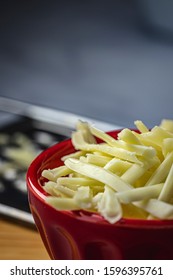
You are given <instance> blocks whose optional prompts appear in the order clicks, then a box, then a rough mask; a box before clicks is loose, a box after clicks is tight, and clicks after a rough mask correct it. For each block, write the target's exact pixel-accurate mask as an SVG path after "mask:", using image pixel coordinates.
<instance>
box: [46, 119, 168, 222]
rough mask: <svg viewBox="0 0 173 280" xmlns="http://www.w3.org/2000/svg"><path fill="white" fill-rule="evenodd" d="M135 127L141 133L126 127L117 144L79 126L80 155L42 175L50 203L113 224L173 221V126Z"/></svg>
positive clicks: (75, 138) (76, 144)
mask: <svg viewBox="0 0 173 280" xmlns="http://www.w3.org/2000/svg"><path fill="white" fill-rule="evenodd" d="M135 125H136V128H137V129H138V131H139V133H137V132H135V131H134V130H130V129H127V128H125V129H122V131H121V132H120V133H119V134H118V137H117V139H114V138H113V137H112V136H110V135H108V134H107V133H105V132H103V131H101V130H99V129H97V128H95V127H94V126H93V125H90V124H88V123H86V122H81V121H79V122H78V123H77V127H76V131H75V132H73V133H72V143H73V146H74V148H75V149H76V152H74V153H72V154H70V155H68V156H64V157H63V158H62V160H63V161H64V165H63V166H59V167H57V168H54V169H48V170H44V171H43V172H42V176H43V177H45V178H46V179H48V181H47V182H45V184H44V186H43V188H44V190H45V191H46V192H47V193H48V194H49V196H47V197H46V201H47V203H48V204H50V205H52V206H53V207H55V208H56V209H58V210H81V209H83V210H87V211H91V212H93V213H95V212H96V213H99V214H100V215H101V216H103V217H104V219H105V220H107V221H108V222H110V223H112V224H113V223H116V222H117V221H119V220H120V219H121V218H138V219H173V121H172V120H168V119H164V120H162V122H161V124H160V125H159V126H155V127H153V128H152V129H151V130H149V129H148V128H147V127H146V126H145V125H144V123H143V122H142V121H135ZM96 137H97V138H99V139H100V140H101V143H99V144H98V143H97V141H96Z"/></svg>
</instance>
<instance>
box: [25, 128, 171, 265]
mask: <svg viewBox="0 0 173 280" xmlns="http://www.w3.org/2000/svg"><path fill="white" fill-rule="evenodd" d="M118 132H119V131H113V132H110V133H109V134H110V135H112V136H113V137H115V138H116V136H117V134H118ZM71 152H74V148H73V146H72V143H71V140H70V139H69V140H66V141H63V142H61V143H58V144H56V145H54V146H52V147H50V148H49V149H47V150H45V151H44V152H42V153H41V154H40V155H39V156H38V157H37V158H36V159H35V160H34V161H33V162H32V164H31V165H30V167H29V169H28V172H27V187H28V195H29V204H30V208H31V212H32V214H33V217H34V220H35V223H36V226H37V228H38V230H39V232H40V235H41V237H42V240H43V242H44V245H45V247H46V249H47V251H48V253H49V255H50V257H51V259H59V260H60V259H61V260H65V259H66V260H67V259H69V260H70V259H71V260H75V259H81V260H92V259H97V260H102V259H105V260H106V259H107V260H108V259H114V260H115V259H127V260H130V259H141V260H142V259H173V250H172V248H173V238H172V237H173V220H171V221H170V220H169V221H168V220H167V221H159V220H138V219H122V220H120V221H119V222H117V223H116V224H109V223H108V222H107V221H105V220H104V219H103V218H102V217H101V216H99V215H90V214H88V213H87V212H84V211H74V212H73V211H58V210H56V209H54V208H53V207H51V206H50V205H48V204H47V203H46V202H45V196H46V195H47V194H46V193H45V192H44V190H43V189H42V187H41V181H42V178H41V172H42V170H44V169H48V168H54V167H57V166H60V165H62V164H63V162H62V161H61V157H62V156H64V155H67V154H69V153H71Z"/></svg>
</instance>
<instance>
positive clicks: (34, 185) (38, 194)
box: [26, 129, 173, 228]
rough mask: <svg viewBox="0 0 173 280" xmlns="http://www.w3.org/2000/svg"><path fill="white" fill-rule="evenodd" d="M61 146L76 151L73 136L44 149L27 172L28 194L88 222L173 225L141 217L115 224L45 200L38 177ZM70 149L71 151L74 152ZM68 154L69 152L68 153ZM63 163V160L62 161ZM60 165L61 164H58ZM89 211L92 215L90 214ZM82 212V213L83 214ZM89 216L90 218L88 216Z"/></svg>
mask: <svg viewBox="0 0 173 280" xmlns="http://www.w3.org/2000/svg"><path fill="white" fill-rule="evenodd" d="M121 130H122V129H115V130H112V131H109V132H106V133H108V134H109V135H111V136H113V135H117V134H118V133H119V132H120V131H121ZM132 130H133V131H137V130H136V129H132ZM61 148H65V149H66V151H68V150H69V149H72V151H75V149H74V147H73V145H72V141H71V138H68V139H65V140H63V141H61V142H58V143H56V144H54V145H52V146H50V147H49V148H47V149H45V150H44V151H42V152H41V153H40V154H39V155H38V156H37V157H36V158H35V159H34V160H33V161H32V162H31V164H30V166H29V167H28V170H27V173H26V184H27V190H28V196H29V194H30V192H31V193H32V194H33V195H34V197H35V198H36V199H38V200H39V201H40V202H41V203H42V204H44V205H46V207H48V208H51V209H52V211H53V210H54V211H55V212H59V213H62V214H63V215H68V216H69V217H71V218H73V219H76V218H77V219H80V220H83V221H86V222H92V223H93V222H94V223H97V224H101V225H103V224H104V225H107V226H128V227H129V226H130V227H138V226H140V227H148V228H149V227H156V228H159V227H161V228H163V227H165V226H166V227H169V226H170V227H172V226H173V220H166V219H165V220H157V219H156V220H152V219H151V220H145V219H139V218H122V219H120V220H119V221H118V222H116V223H115V224H110V223H109V222H108V221H106V220H105V219H104V218H103V217H102V216H101V215H100V214H99V213H93V215H91V212H88V211H86V210H79V211H69V210H57V209H55V208H54V207H52V206H51V205H49V204H48V203H46V201H45V197H46V196H47V195H46V192H45V191H44V190H43V188H42V187H41V184H40V183H39V180H38V178H39V177H40V175H39V174H40V172H41V170H43V168H42V165H43V163H44V162H45V161H47V160H50V158H51V157H52V156H54V155H56V153H57V151H58V150H61ZM72 151H70V153H71V152H72ZM67 154H68V153H67ZM62 165H63V162H62ZM58 166H59V165H58ZM75 213H80V215H74V214H75ZM88 213H90V215H89V216H88ZM81 214H82V215H81ZM88 217H89V218H88Z"/></svg>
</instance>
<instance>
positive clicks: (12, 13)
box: [0, 0, 173, 127]
mask: <svg viewBox="0 0 173 280" xmlns="http://www.w3.org/2000/svg"><path fill="white" fill-rule="evenodd" d="M172 12H173V3H172V1H171V0H170V1H169V0H166V1H160V0H148V1H147V0H146V1H145V0H144V1H142V0H138V1H134V0H131V1H128V0H117V1H115V0H88V1H76V0H73V1H70V0H69V1H68V0H65V1H58V0H57V1H54V0H50V1H43V0H42V1H41V0H30V1H22V0H15V1H14V0H6V1H1V3H0V96H4V97H8V98H14V99H17V100H22V101H24V102H30V103H34V104H37V105H43V106H48V107H50V108H54V109H60V110H63V111H68V112H72V113H76V114H80V115H85V116H88V117H91V118H96V119H99V120H103V121H107V122H110V123H115V124H118V125H120V126H130V127H132V126H133V122H134V120H136V119H141V120H142V121H144V122H145V123H146V124H147V125H149V126H153V125H155V124H158V123H160V121H161V119H162V118H173V114H172V104H173V75H172V73H173V18H172V14H173V13H172Z"/></svg>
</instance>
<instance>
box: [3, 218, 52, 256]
mask: <svg viewBox="0 0 173 280" xmlns="http://www.w3.org/2000/svg"><path fill="white" fill-rule="evenodd" d="M0 260H50V258H49V256H48V254H47V252H46V249H45V248H44V245H43V243H42V240H41V238H40V235H39V233H38V232H37V230H36V229H32V228H28V227H25V226H23V225H19V224H15V223H13V222H9V221H6V220H4V219H2V218H0Z"/></svg>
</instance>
